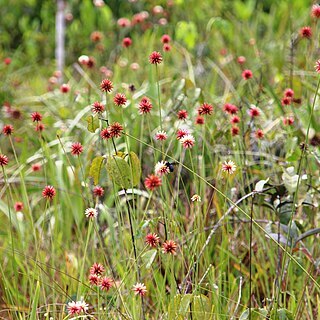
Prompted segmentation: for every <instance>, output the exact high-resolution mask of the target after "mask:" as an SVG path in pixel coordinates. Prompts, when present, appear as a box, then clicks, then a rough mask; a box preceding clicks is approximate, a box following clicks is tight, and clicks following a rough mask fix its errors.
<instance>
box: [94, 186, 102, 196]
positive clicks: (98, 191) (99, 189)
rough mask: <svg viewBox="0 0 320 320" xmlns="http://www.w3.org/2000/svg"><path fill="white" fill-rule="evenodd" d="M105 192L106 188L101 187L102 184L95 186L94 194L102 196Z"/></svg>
mask: <svg viewBox="0 0 320 320" xmlns="http://www.w3.org/2000/svg"><path fill="white" fill-rule="evenodd" d="M103 194H104V190H103V188H102V187H100V186H95V187H94V188H93V195H94V196H95V197H102V196H103Z"/></svg>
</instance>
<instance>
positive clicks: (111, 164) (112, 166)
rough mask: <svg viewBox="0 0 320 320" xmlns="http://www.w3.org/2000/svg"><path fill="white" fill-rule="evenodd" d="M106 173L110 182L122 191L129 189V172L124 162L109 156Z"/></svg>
mask: <svg viewBox="0 0 320 320" xmlns="http://www.w3.org/2000/svg"><path fill="white" fill-rule="evenodd" d="M107 171H108V174H109V175H110V178H111V179H112V181H113V182H114V183H115V184H117V185H119V186H120V187H121V188H123V189H129V188H130V187H131V186H132V184H131V170H130V167H129V165H128V163H127V162H126V160H124V159H122V158H120V157H118V156H109V157H108V160H107Z"/></svg>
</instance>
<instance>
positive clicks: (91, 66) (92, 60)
mask: <svg viewBox="0 0 320 320" xmlns="http://www.w3.org/2000/svg"><path fill="white" fill-rule="evenodd" d="M95 64H96V60H95V59H94V58H93V57H89V60H88V63H87V67H88V68H93V67H94V66H95Z"/></svg>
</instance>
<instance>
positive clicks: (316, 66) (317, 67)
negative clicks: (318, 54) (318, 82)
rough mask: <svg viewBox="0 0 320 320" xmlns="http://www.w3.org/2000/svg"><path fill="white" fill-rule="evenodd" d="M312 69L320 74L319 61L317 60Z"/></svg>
mask: <svg viewBox="0 0 320 320" xmlns="http://www.w3.org/2000/svg"><path fill="white" fill-rule="evenodd" d="M314 68H315V69H316V71H317V72H318V73H320V59H319V60H317V62H316V65H315V66H314Z"/></svg>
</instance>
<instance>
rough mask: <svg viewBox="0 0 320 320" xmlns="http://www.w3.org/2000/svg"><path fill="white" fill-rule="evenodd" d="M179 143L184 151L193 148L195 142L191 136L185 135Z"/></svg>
mask: <svg viewBox="0 0 320 320" xmlns="http://www.w3.org/2000/svg"><path fill="white" fill-rule="evenodd" d="M180 142H181V144H182V146H183V147H184V148H185V149H191V148H192V147H193V146H194V143H195V140H194V137H193V135H192V134H187V135H185V136H184V137H183V138H181V139H180Z"/></svg>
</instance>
